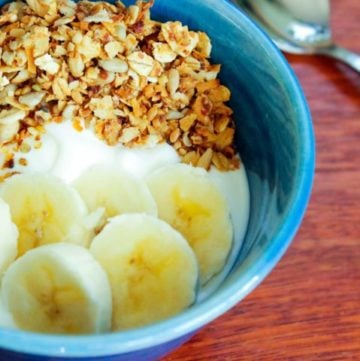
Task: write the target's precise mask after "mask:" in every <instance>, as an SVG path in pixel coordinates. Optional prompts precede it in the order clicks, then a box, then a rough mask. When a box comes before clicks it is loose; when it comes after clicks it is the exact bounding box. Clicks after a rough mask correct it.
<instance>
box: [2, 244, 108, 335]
mask: <svg viewBox="0 0 360 361" xmlns="http://www.w3.org/2000/svg"><path fill="white" fill-rule="evenodd" d="M1 295H2V298H3V302H4V305H5V307H6V309H7V310H8V311H9V312H10V314H11V315H12V317H13V319H14V321H15V323H16V324H17V326H18V327H20V328H22V329H24V330H28V331H35V332H44V333H69V334H88V333H101V332H106V331H108V330H110V326H111V313H112V306H111V289H110V285H109V281H108V279H107V276H106V274H105V272H104V270H103V269H102V268H101V266H100V265H99V264H98V262H96V260H95V259H94V257H93V256H92V255H91V253H90V252H89V251H88V250H87V249H85V248H83V247H80V246H77V245H74V244H70V243H57V244H50V245H46V246H42V247H38V248H36V249H33V250H31V251H29V252H27V253H26V254H25V255H24V256H22V257H20V258H18V259H17V260H16V261H15V262H14V263H13V264H12V265H11V266H10V267H9V268H8V270H7V271H6V273H5V275H4V278H3V282H2V292H1Z"/></svg>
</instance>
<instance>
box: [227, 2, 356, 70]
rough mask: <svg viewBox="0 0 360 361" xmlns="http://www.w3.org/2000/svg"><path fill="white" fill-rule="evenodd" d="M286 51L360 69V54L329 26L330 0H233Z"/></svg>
mask: <svg viewBox="0 0 360 361" xmlns="http://www.w3.org/2000/svg"><path fill="white" fill-rule="evenodd" d="M233 2H234V3H235V4H237V5H238V6H240V7H241V8H242V9H243V10H245V12H246V13H247V14H248V15H249V16H250V17H251V18H252V19H253V20H255V22H257V23H258V25H260V27H262V28H263V29H264V30H265V31H266V32H267V33H268V35H269V36H270V37H271V38H272V40H273V41H274V42H275V44H276V45H277V46H278V47H279V48H280V49H281V50H283V51H286V52H289V53H295V54H322V55H327V56H330V57H333V58H336V59H338V60H341V61H342V62H344V63H346V64H347V65H349V66H350V67H352V68H353V69H354V70H356V71H358V72H360V55H359V54H356V53H354V52H351V51H349V50H347V49H344V48H342V47H340V46H338V45H336V44H335V43H334V42H333V40H332V36H331V29H330V25H329V18H330V5H329V1H328V0H303V1H301V2H300V1H296V0H233Z"/></svg>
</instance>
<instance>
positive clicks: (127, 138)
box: [119, 127, 140, 144]
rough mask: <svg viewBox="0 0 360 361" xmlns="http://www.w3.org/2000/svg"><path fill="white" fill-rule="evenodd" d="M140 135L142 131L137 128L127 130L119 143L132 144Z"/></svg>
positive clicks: (123, 132)
mask: <svg viewBox="0 0 360 361" xmlns="http://www.w3.org/2000/svg"><path fill="white" fill-rule="evenodd" d="M139 135H140V131H139V129H138V128H136V127H130V128H125V129H124V130H123V131H122V134H121V136H120V138H119V142H120V143H122V144H127V143H130V142H131V141H132V140H134V139H135V138H137V137H138V136H139Z"/></svg>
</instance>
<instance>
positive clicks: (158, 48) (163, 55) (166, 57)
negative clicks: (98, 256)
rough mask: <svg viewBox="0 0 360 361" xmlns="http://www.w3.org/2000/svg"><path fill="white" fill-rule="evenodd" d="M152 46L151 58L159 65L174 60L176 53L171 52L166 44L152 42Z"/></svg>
mask: <svg viewBox="0 0 360 361" xmlns="http://www.w3.org/2000/svg"><path fill="white" fill-rule="evenodd" d="M152 46H153V56H154V58H155V59H156V60H157V61H159V62H160V63H171V62H172V61H174V60H175V58H176V53H175V51H173V50H171V48H170V46H169V45H168V44H165V43H157V42H154V43H153V44H152Z"/></svg>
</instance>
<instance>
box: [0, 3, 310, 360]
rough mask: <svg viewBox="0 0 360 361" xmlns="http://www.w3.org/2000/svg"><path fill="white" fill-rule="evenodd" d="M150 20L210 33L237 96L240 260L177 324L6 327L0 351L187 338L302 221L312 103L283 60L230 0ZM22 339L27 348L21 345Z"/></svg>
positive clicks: (250, 284) (162, 7)
mask: <svg viewBox="0 0 360 361" xmlns="http://www.w3.org/2000/svg"><path fill="white" fill-rule="evenodd" d="M0 3H3V1H0ZM124 3H125V4H127V5H129V4H132V3H133V1H124ZM152 14H153V18H155V19H157V20H162V21H165V20H180V21H182V22H183V23H184V24H187V25H188V26H189V27H190V28H191V29H195V30H202V31H205V32H207V34H208V35H209V36H210V38H211V39H212V44H213V51H212V62H214V63H221V64H222V70H221V76H220V78H221V80H222V82H223V83H224V84H225V85H227V86H228V87H229V88H230V90H231V92H232V100H231V107H232V108H233V109H234V112H235V113H234V119H235V121H236V126H237V135H236V142H237V146H238V149H239V152H240V154H241V157H242V159H243V163H244V164H245V167H246V169H247V174H248V181H249V186H250V197H251V198H250V200H251V209H250V223H249V227H248V231H247V234H246V237H245V241H244V243H243V247H242V250H241V252H240V254H239V256H238V259H237V262H236V264H235V266H234V267H233V269H232V271H231V273H230V274H229V276H228V277H227V279H226V280H225V282H224V283H223V284H222V285H221V286H220V287H219V288H218V290H216V291H215V292H214V294H213V295H212V296H211V297H210V298H209V299H207V300H204V301H203V302H201V303H199V304H196V305H195V306H193V307H191V308H190V309H189V310H187V311H186V312H184V313H182V314H181V315H179V316H177V317H174V318H172V319H171V320H167V321H165V322H162V323H159V324H156V325H153V326H150V327H147V328H143V329H139V330H133V331H129V332H123V333H116V334H112V335H103V336H88V337H67V338H66V337H58V336H42V335H34V334H27V333H23V332H15V331H2V330H0V335H1V337H0V347H5V348H6V347H9V348H12V349H15V350H23V351H25V352H31V353H38V354H43V355H44V354H48V355H59V354H61V353H60V349H62V354H64V352H65V355H70V356H78V357H79V356H83V357H85V356H90V355H93V356H95V355H98V356H99V355H107V354H116V353H121V352H124V353H125V352H131V351H132V350H138V349H141V348H147V347H152V346H154V345H159V344H161V343H165V342H168V341H170V340H173V339H176V338H177V337H181V336H183V335H185V334H188V333H191V332H193V331H194V330H196V329H198V328H199V327H201V326H203V325H204V324H206V323H207V322H209V321H211V320H212V319H214V318H215V317H217V316H218V315H220V314H221V313H223V312H224V311H226V310H227V309H229V308H230V307H231V306H232V305H234V304H235V303H236V302H238V301H239V300H241V299H242V298H243V297H245V296H246V295H247V294H248V293H249V292H250V291H251V290H252V289H253V288H254V287H255V286H256V285H257V284H258V283H259V282H260V281H261V280H262V279H263V278H264V277H265V276H266V275H267V274H268V273H269V272H270V270H271V269H272V267H273V266H274V265H275V264H276V262H277V261H278V259H279V258H280V257H281V255H282V254H283V253H284V252H285V250H286V248H287V246H288V244H289V242H290V241H291V238H292V237H293V235H294V233H295V231H296V229H297V227H298V226H299V224H300V221H301V218H302V216H303V213H304V210H305V207H306V204H307V201H308V197H309V194H310V189H311V184H312V176H313V171H314V142H313V133H312V126H311V119H310V115H309V112H308V109H307V105H306V102H305V101H304V98H303V96H302V93H301V90H300V89H299V87H298V84H297V82H296V80H295V79H294V77H293V74H292V72H291V70H290V69H289V68H288V66H287V64H286V62H285V61H284V58H283V57H282V55H281V54H280V53H279V52H278V51H277V50H276V49H275V47H274V46H273V45H272V44H271V43H270V41H269V40H268V39H267V38H266V36H265V35H264V34H263V33H262V32H261V30H260V29H258V28H256V27H255V25H253V24H252V23H251V22H250V20H248V19H247V18H246V17H245V16H244V15H243V14H242V13H240V12H239V11H237V10H236V9H235V8H234V6H232V5H230V4H229V3H228V2H226V1H220V0H204V1H199V0H196V1H192V0H177V1H168V0H156V1H155V5H154V7H153V9H152ZM239 207H241V205H239ZM19 335H20V336H19ZM17 337H21V340H22V342H23V344H22V346H17V342H16V339H17ZM1 339H2V341H1ZM7 340H8V341H7ZM10 340H12V342H10ZM6 342H8V343H6ZM10 345H12V346H10ZM100 345H102V346H101V347H100Z"/></svg>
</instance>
